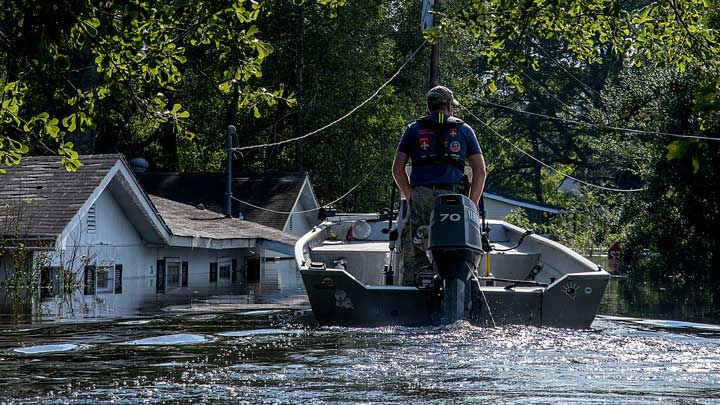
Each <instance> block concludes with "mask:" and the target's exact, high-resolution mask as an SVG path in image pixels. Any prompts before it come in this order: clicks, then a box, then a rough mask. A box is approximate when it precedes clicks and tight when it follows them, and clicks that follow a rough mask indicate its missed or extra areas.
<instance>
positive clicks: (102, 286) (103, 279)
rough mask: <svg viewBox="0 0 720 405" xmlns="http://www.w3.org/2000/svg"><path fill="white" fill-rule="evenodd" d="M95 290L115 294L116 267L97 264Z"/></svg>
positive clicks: (100, 292)
mask: <svg viewBox="0 0 720 405" xmlns="http://www.w3.org/2000/svg"><path fill="white" fill-rule="evenodd" d="M95 281H96V284H95V285H96V288H95V291H96V292H97V293H98V294H113V293H114V292H115V267H113V266H97V267H96V268H95Z"/></svg>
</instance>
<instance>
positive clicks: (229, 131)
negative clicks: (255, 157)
mask: <svg viewBox="0 0 720 405" xmlns="http://www.w3.org/2000/svg"><path fill="white" fill-rule="evenodd" d="M235 131H236V130H235V126H234V125H228V129H227V142H226V144H225V148H226V151H227V190H226V193H225V204H226V205H225V207H226V213H225V215H227V217H228V218H232V152H233V151H232V140H233V137H234V136H235Z"/></svg>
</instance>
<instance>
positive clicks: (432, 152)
mask: <svg viewBox="0 0 720 405" xmlns="http://www.w3.org/2000/svg"><path fill="white" fill-rule="evenodd" d="M423 121H434V122H438V117H437V115H435V114H433V115H429V116H427V117H424V118H422V119H421V120H418V121H415V122H414V123H412V124H410V125H408V126H407V128H405V133H404V134H403V136H402V138H401V139H400V144H399V145H398V149H397V150H398V152H403V153H406V154H408V155H409V156H410V160H412V161H413V162H417V161H419V160H422V159H426V158H433V157H435V156H437V155H438V149H437V148H436V139H435V138H436V131H437V129H435V127H434V126H432V125H428V124H427V123H423ZM447 122H448V123H450V124H455V125H446V126H443V127H442V128H443V133H444V137H445V145H444V147H445V155H446V156H447V157H448V158H450V159H452V160H454V161H456V162H458V163H459V164H460V165H464V164H465V159H466V158H467V157H468V156H472V155H474V154H477V153H482V150H481V149H480V145H479V144H478V141H477V137H476V136H475V132H474V131H473V130H472V128H470V126H469V125H467V124H465V123H464V122H462V120H460V119H457V118H455V117H449V118H447ZM463 174H464V173H463V172H462V171H461V170H460V169H459V168H458V167H455V166H454V165H451V164H448V163H437V164H428V165H425V164H423V165H413V168H412V173H411V174H410V184H411V185H412V186H427V185H432V184H460V183H462V177H463Z"/></svg>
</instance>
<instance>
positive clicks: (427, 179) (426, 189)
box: [392, 86, 486, 285]
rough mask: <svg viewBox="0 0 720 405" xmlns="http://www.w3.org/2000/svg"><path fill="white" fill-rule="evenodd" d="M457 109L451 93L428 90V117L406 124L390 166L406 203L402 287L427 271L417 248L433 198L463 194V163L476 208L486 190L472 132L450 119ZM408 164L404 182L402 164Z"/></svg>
mask: <svg viewBox="0 0 720 405" xmlns="http://www.w3.org/2000/svg"><path fill="white" fill-rule="evenodd" d="M456 105H458V103H457V101H456V100H455V98H454V97H453V93H452V91H450V89H448V88H447V87H444V86H436V87H433V88H432V89H430V91H429V92H428V95H427V109H428V113H429V114H428V115H427V116H425V117H422V118H420V119H418V120H417V121H415V122H414V123H412V124H410V125H408V127H407V128H406V129H405V133H404V134H403V136H402V138H401V139H400V144H399V145H398V148H397V153H396V154H395V161H394V162H393V168H392V172H393V177H394V178H395V182H396V183H397V185H398V188H399V189H400V192H401V193H402V196H403V197H404V198H405V199H406V200H407V201H408V203H409V208H410V209H409V213H408V215H407V217H406V219H405V223H404V224H403V229H402V234H401V236H400V240H401V245H400V247H401V250H402V260H403V271H402V280H401V284H402V285H415V282H416V280H415V276H416V274H417V273H418V272H420V271H429V270H431V265H430V262H429V260H428V258H427V256H426V254H425V250H424V247H423V246H421V245H422V243H423V240H424V239H426V235H423V233H425V232H427V229H428V227H429V223H430V214H431V212H432V209H433V201H434V199H435V196H437V195H440V194H447V193H461V192H463V191H467V190H463V175H464V170H465V160H467V161H468V162H469V163H470V168H471V169H472V183H471V186H470V192H469V197H470V199H471V200H472V201H473V202H474V203H475V205H476V206H477V204H478V202H479V200H480V196H481V194H482V190H483V187H484V186H485V175H486V170H485V159H484V158H483V155H482V150H481V149H480V145H479V144H478V141H477V137H476V136H475V132H474V131H473V129H472V128H470V126H469V125H468V124H466V123H464V122H463V121H462V120H460V119H458V118H455V117H453V112H454V110H455V106H456ZM408 161H411V162H412V171H411V173H410V178H409V179H408V177H407V174H406V172H405V165H406V164H407V163H408Z"/></svg>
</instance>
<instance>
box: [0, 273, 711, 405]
mask: <svg viewBox="0 0 720 405" xmlns="http://www.w3.org/2000/svg"><path fill="white" fill-rule="evenodd" d="M266 264H268V266H267V267H266V271H263V272H262V274H261V280H260V282H259V283H256V284H253V285H247V286H245V287H244V290H243V291H241V294H240V295H225V296H217V297H213V298H210V299H206V300H205V299H204V300H194V301H192V302H188V303H184V304H182V305H177V306H174V307H169V308H164V310H162V311H159V312H158V311H155V312H154V313H153V314H152V316H149V315H147V314H145V315H143V316H140V317H135V318H131V319H127V318H126V319H99V320H98V319H95V320H85V322H83V323H78V322H75V323H44V324H43V323H39V324H32V325H23V326H20V327H16V328H12V327H10V326H0V403H4V402H20V403H48V402H51V403H52V402H55V403H98V402H113V403H129V404H134V403H138V402H182V403H198V402H202V403H207V402H212V403H237V402H239V401H248V402H250V403H258V402H270V403H277V402H282V403H297V402H395V403H416V402H452V403H477V402H489V403H612V404H614V403H647V402H659V403H711V402H717V403H720V326H718V325H712V324H708V323H713V322H714V323H718V324H720V322H719V321H718V320H720V316H718V312H717V308H718V305H716V302H717V301H714V299H715V297H716V294H715V293H714V291H711V290H710V289H708V288H707V287H703V288H699V287H694V288H689V287H687V286H684V287H680V286H667V285H665V286H662V285H650V284H647V283H646V284H640V283H633V282H632V281H631V280H629V279H622V278H613V279H612V280H611V282H610V285H609V286H608V290H607V292H606V295H605V299H604V301H603V304H602V308H601V311H600V312H601V313H602V314H606V315H603V316H600V317H598V319H596V321H595V323H593V328H592V329H591V330H582V331H576V330H561V329H549V328H534V327H519V326H507V327H500V328H479V327H475V326H471V325H469V324H466V323H457V324H454V325H451V326H448V327H439V328H437V327H436V328H431V327H427V328H401V327H394V328H392V327H389V328H376V329H353V328H339V327H330V328H317V327H316V326H314V323H313V322H312V315H311V313H310V311H309V310H308V304H307V297H306V296H305V294H304V291H303V288H302V283H301V280H300V277H299V274H298V273H297V271H296V270H295V268H294V266H293V263H292V262H289V261H287V262H279V263H266ZM2 329H4V330H2Z"/></svg>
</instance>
